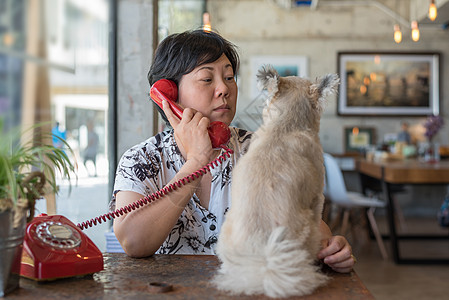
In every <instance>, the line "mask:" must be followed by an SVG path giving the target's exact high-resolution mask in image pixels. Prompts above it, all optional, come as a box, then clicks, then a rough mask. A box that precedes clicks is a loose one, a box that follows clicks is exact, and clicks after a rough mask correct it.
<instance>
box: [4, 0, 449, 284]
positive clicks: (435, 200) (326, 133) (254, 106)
mask: <svg viewBox="0 0 449 300" xmlns="http://www.w3.org/2000/svg"><path fill="white" fill-rule="evenodd" d="M430 2H432V1H427V0H394V1H392V0H388V1H387V0H384V1H382V0H379V1H369V0H366V1H365V0H353V1H333V0H314V1H290V0H277V1H276V0H271V1H269V0H238V1H237V0H209V1H200V0H196V1H194V0H192V1H184V0H178V1H176V0H171V1H170V0H159V1H156V0H118V1H107V0H1V1H0V78H1V81H0V112H1V116H2V118H3V119H4V121H5V124H6V127H14V126H17V125H21V126H23V127H27V126H29V125H31V124H35V123H38V122H43V121H44V122H45V121H50V122H51V124H53V125H55V124H56V123H59V125H60V130H61V131H63V132H64V133H65V137H66V140H67V142H68V143H69V144H70V145H71V147H72V148H73V150H74V154H75V157H74V159H76V161H77V162H78V172H77V176H78V179H77V182H72V184H71V191H70V192H69V190H70V184H69V183H68V182H67V181H64V180H60V182H59V185H60V188H61V190H60V193H59V194H57V195H56V196H54V195H53V196H52V195H48V196H46V197H45V200H41V201H38V203H37V210H38V213H39V212H48V213H51V214H54V213H56V214H62V215H65V216H67V217H68V218H69V219H71V220H72V221H73V222H74V223H78V222H82V221H85V220H88V219H90V218H93V217H95V216H97V215H100V214H103V213H106V212H107V210H108V202H109V200H110V195H111V191H112V184H113V179H114V171H115V166H116V165H117V162H118V159H119V158H120V156H121V155H122V153H123V152H124V151H125V150H126V149H128V148H129V147H131V146H132V145H134V144H136V143H138V142H140V141H142V140H144V139H146V138H148V137H149V136H151V135H153V134H154V133H156V132H157V131H159V130H161V129H162V128H163V125H162V124H161V121H160V120H159V119H158V117H157V113H156V111H155V109H154V107H153V105H152V104H151V103H150V101H148V99H149V97H148V92H149V86H148V82H147V79H146V74H147V72H148V69H149V65H150V62H151V59H152V53H153V49H154V48H155V46H157V44H158V42H159V41H160V40H162V39H163V38H164V37H166V36H167V35H168V34H171V33H175V32H181V31H184V30H187V29H195V28H200V27H201V26H203V25H204V24H205V23H209V24H210V26H211V27H212V29H213V30H216V31H218V32H219V33H220V34H222V35H223V36H224V37H226V38H227V39H229V40H230V41H232V42H233V43H234V44H236V45H237V46H238V48H239V52H240V55H241V67H240V71H239V73H238V76H237V80H238V86H239V98H238V109H237V111H238V112H237V115H236V118H235V121H234V125H236V126H239V127H242V128H245V129H249V130H256V129H257V128H258V126H259V125H260V124H261V117H260V112H261V108H262V106H263V96H264V94H263V92H261V91H259V90H258V89H257V87H256V84H255V72H256V71H257V69H258V67H260V65H261V64H263V63H271V64H273V65H275V66H278V67H280V68H283V70H284V72H286V73H285V74H287V72H293V74H298V75H302V76H306V77H309V78H316V77H319V76H322V75H324V74H327V73H339V71H341V66H339V57H340V56H339V54H343V53H344V55H347V56H348V57H349V58H351V57H357V55H358V54H361V53H362V54H363V55H365V57H368V60H369V59H370V58H369V57H370V55H371V56H379V55H380V57H381V58H382V59H383V57H388V56H389V55H391V54H394V55H398V56H397V57H399V59H401V58H404V57H406V58H407V59H408V58H410V57H411V58H410V59H415V58H416V57H415V56H416V55H415V54H418V59H420V58H419V57H420V55H424V56H426V57H430V60H429V61H430V65H431V70H430V71H429V70H427V72H426V73H425V75H424V79H423V80H424V81H425V80H429V76H432V77H431V78H430V79H431V81H432V82H431V83H429V82H428V81H427V86H428V88H429V89H430V92H429V91H427V92H428V93H429V94H430V98H431V99H432V101H434V102H432V103H431V104H432V105H433V106H432V107H430V108H429V109H428V110H425V108H424V110H425V111H424V113H421V114H415V115H413V114H412V115H411V114H410V113H407V109H408V107H409V105H410V106H413V104H407V103H405V104H401V109H403V111H401V110H399V111H394V112H393V113H391V112H389V111H382V112H380V113H379V112H374V113H373V112H372V111H370V107H369V106H366V107H365V108H366V109H365V108H364V109H362V112H356V113H351V112H349V113H345V110H344V108H343V107H340V106H339V103H341V101H342V100H341V99H338V96H335V97H330V98H329V100H328V104H327V107H326V110H325V111H324V114H323V117H322V121H321V132H320V138H321V143H322V145H323V149H324V151H325V152H327V153H331V154H334V155H335V156H336V157H337V158H338V160H339V163H340V166H341V168H342V169H343V171H344V175H345V180H346V184H347V186H348V188H349V189H353V190H359V189H360V183H359V178H358V174H357V173H356V172H355V169H354V157H356V156H357V155H360V156H362V155H364V154H365V152H366V151H367V149H369V148H370V147H369V146H370V145H374V146H376V148H377V149H381V148H382V146H383V148H384V150H386V149H387V148H386V146H390V145H394V139H395V137H396V136H397V133H398V132H399V131H400V130H401V123H402V122H404V121H405V122H407V123H408V124H409V125H410V127H409V129H410V132H411V134H412V140H413V141H414V142H416V144H417V145H418V146H419V145H421V144H422V143H423V142H426V137H425V135H424V133H425V128H424V126H423V124H424V123H425V121H426V120H427V117H428V116H429V115H439V116H440V117H441V118H442V119H443V121H444V123H445V125H443V127H442V128H441V129H440V130H439V131H438V133H437V134H436V135H435V137H434V138H433V139H432V142H433V143H435V144H438V145H440V146H441V149H445V148H444V146H448V145H449V116H448V113H447V112H448V111H449V99H448V97H449V82H448V77H447V76H448V74H447V72H446V71H447V70H448V69H449V60H448V59H446V58H447V57H448V55H449V30H448V24H449V1H447V0H436V1H434V2H435V5H436V7H437V17H436V19H435V20H434V21H432V20H430V19H429V17H428V7H429V3H430ZM412 24H413V25H412ZM416 24H417V27H418V29H419V38H418V39H417V40H416V36H415V38H414V39H415V40H416V41H415V40H413V38H412V26H415V27H416ZM398 30H400V32H401V35H402V39H401V41H398V40H396V41H395V39H394V34H395V31H398ZM396 34H398V33H397V32H396ZM414 55H415V56H414ZM435 57H436V58H437V59H435ZM388 64H389V63H387V64H386V65H388ZM345 74H349V73H341V74H340V75H345ZM378 75H381V76H384V79H383V80H384V81H385V80H386V81H387V79H385V77H386V76H387V75H385V74H383V73H382V72H379V73H378ZM349 77H350V76H349V75H348V76H347V77H346V78H343V79H345V81H342V83H343V82H346V80H348V82H349V80H350V78H349ZM370 79H371V81H372V83H373V84H374V83H375V82H376V80H375V79H373V78H370ZM386 81H385V82H386ZM377 82H379V79H378V80H377ZM413 83H414V82H412V83H411V84H413ZM348 84H349V83H348ZM384 84H385V83H384ZM395 84H396V88H397V86H398V85H401V84H403V82H398V81H397V80H396V81H394V80H393V81H391V88H390V89H391V90H393V89H394V88H395V86H394V85H395ZM380 86H381V87H384V89H385V85H380ZM371 87H373V85H372V86H371ZM377 90H378V91H379V88H378V89H377ZM371 91H373V92H372V94H375V92H374V91H375V89H371ZM365 92H366V91H365ZM415 92H416V91H414V90H413V89H411V90H410V91H409V92H408V93H409V96H410V98H412V97H413V96H414V93H415ZM361 93H362V91H361ZM362 106H363V104H362ZM90 125H92V126H90ZM90 128H93V130H94V131H95V132H96V134H97V135H98V137H99V147H98V152H97V159H96V166H94V164H93V163H92V161H87V162H86V163H84V161H83V160H84V158H83V157H84V152H85V148H86V146H87V136H88V131H89V130H90ZM358 132H360V134H365V132H367V133H368V138H367V137H366V136H365V137H364V139H362V140H361V141H362V145H361V146H360V145H357V144H356V145H355V146H354V145H351V144H350V143H351V139H352V138H354V135H357V133H358ZM356 140H357V139H356ZM359 141H360V140H359ZM354 147H356V151H354ZM371 148H372V147H371ZM415 150H416V153H417V154H418V152H419V151H420V148H419V147H417V148H416V149H415ZM391 154H393V153H391ZM441 154H443V153H441ZM444 154H445V155H447V154H446V153H444ZM375 155H377V156H379V157H380V158H382V155H384V156H385V155H387V154H385V153H382V152H376V153H375ZM442 159H444V155H442ZM447 192H448V191H447V187H446V186H431V187H430V186H418V187H407V190H406V192H405V193H402V194H401V195H399V197H398V199H399V203H400V206H401V210H402V213H403V214H404V216H405V217H406V218H410V219H413V218H419V217H423V218H433V219H435V215H436V212H437V210H438V209H439V207H440V205H441V203H442V200H443V199H444V197H445V195H446V194H447ZM382 214H384V213H383V212H382V211H379V212H378V216H379V217H382ZM435 222H436V221H435ZM110 226H111V224H110V223H103V224H101V225H98V226H96V227H94V228H91V229H88V230H86V234H87V235H89V236H90V237H91V238H92V239H93V240H94V242H95V243H96V245H97V246H98V247H99V248H100V250H102V251H106V250H111V251H114V250H115V249H117V245H116V241H115V242H114V239H113V238H111V232H110ZM112 235H113V233H112ZM350 240H351V242H352V243H353V244H355V245H354V248H355V250H356V254H358V255H362V254H363V253H357V251H359V252H361V251H362V249H363V248H362V247H360V248H358V245H357V238H355V237H350ZM108 243H109V244H108ZM114 243H115V244H114ZM108 247H109V248H108ZM373 247H375V246H373ZM375 250H376V249H375ZM446 251H448V250H447V248H446ZM448 252H449V251H448ZM376 254H377V255H378V253H376ZM362 280H364V278H363V276H362ZM365 284H367V286H368V288H370V283H369V282H368V283H367V282H365Z"/></svg>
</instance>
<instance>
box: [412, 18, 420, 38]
mask: <svg viewBox="0 0 449 300" xmlns="http://www.w3.org/2000/svg"><path fill="white" fill-rule="evenodd" d="M412 40H413V41H414V42H417V41H419V29H418V22H417V21H412Z"/></svg>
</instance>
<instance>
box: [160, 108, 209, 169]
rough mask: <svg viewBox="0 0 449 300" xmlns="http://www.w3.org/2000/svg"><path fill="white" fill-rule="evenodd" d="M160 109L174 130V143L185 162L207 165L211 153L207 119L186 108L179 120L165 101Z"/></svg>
mask: <svg viewBox="0 0 449 300" xmlns="http://www.w3.org/2000/svg"><path fill="white" fill-rule="evenodd" d="M162 107H163V110H164V113H165V115H166V116H167V119H168V121H169V122H170V124H171V126H172V127H173V129H174V132H175V139H176V143H177V144H178V147H179V149H180V150H181V154H182V155H183V156H184V158H185V159H186V161H187V160H191V159H195V160H198V162H199V165H201V166H202V165H205V164H207V163H209V161H210V157H211V155H212V153H213V150H212V145H211V141H210V138H209V134H208V131H207V128H208V126H209V123H210V121H209V119H208V118H206V117H204V116H203V115H202V114H201V113H200V112H198V111H196V110H194V109H192V108H186V109H185V110H184V112H183V115H182V119H181V120H180V119H179V118H178V117H176V115H175V114H174V113H173V112H172V110H171V109H170V106H169V104H168V103H167V101H165V100H164V101H162Z"/></svg>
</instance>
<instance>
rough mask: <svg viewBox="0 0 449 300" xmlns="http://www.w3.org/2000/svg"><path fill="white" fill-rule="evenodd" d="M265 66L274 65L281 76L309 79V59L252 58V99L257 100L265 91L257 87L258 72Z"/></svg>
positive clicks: (286, 56) (276, 56)
mask: <svg viewBox="0 0 449 300" xmlns="http://www.w3.org/2000/svg"><path fill="white" fill-rule="evenodd" d="M263 65H272V66H273V67H274V68H275V69H276V71H278V73H279V75H280V76H301V77H307V75H308V71H307V67H308V66H307V57H306V56H293V55H283V56H279V55H275V56H270V55H267V56H253V57H251V99H256V98H257V97H258V96H259V95H260V94H261V93H262V92H263V91H261V90H260V89H259V87H258V86H257V77H256V75H257V72H258V71H259V69H260V67H262V66H263Z"/></svg>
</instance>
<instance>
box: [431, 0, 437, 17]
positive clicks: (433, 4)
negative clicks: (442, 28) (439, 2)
mask: <svg viewBox="0 0 449 300" xmlns="http://www.w3.org/2000/svg"><path fill="white" fill-rule="evenodd" d="M436 18H437V6H436V5H435V0H430V5H429V19H430V20H432V21H435V19H436Z"/></svg>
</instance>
